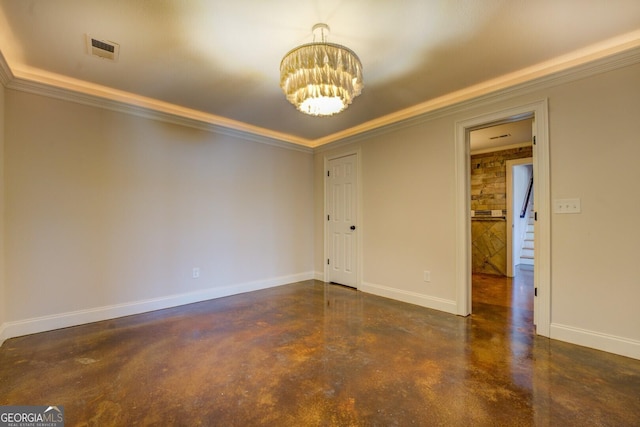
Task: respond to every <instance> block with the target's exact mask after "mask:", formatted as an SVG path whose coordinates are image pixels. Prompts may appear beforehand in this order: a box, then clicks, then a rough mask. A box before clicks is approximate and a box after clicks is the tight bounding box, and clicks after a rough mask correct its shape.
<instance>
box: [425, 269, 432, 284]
mask: <svg viewBox="0 0 640 427" xmlns="http://www.w3.org/2000/svg"><path fill="white" fill-rule="evenodd" d="M424 281H425V282H430V281H431V272H430V271H426V270H425V271H424Z"/></svg>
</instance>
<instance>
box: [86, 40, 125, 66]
mask: <svg viewBox="0 0 640 427" xmlns="http://www.w3.org/2000/svg"><path fill="white" fill-rule="evenodd" d="M86 36H87V52H88V53H89V55H91V56H97V57H98V58H102V59H108V60H110V61H116V60H117V59H118V54H119V53H120V45H119V44H118V43H114V42H112V41H109V40H104V39H98V38H95V37H92V36H91V35H89V34H87V35H86Z"/></svg>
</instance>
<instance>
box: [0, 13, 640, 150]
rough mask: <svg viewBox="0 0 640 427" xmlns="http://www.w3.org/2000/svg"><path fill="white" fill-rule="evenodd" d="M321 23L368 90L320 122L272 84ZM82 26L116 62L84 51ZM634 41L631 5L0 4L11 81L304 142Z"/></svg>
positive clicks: (639, 19) (639, 30)
mask: <svg viewBox="0 0 640 427" xmlns="http://www.w3.org/2000/svg"><path fill="white" fill-rule="evenodd" d="M318 22H325V23H327V24H328V25H329V26H330V27H331V33H330V34H329V41H331V42H334V43H339V44H344V45H345V46H348V47H349V48H351V49H352V50H354V51H355V52H356V53H357V54H358V56H359V57H360V59H361V60H362V63H363V67H364V80H365V87H364V90H363V92H362V95H361V96H359V97H358V98H356V99H355V100H354V102H353V104H352V105H351V106H350V107H349V108H348V109H347V110H346V111H344V112H343V113H341V114H339V115H336V116H333V117H328V118H317V117H309V116H305V115H303V114H302V113H299V112H298V111H297V110H296V109H295V108H294V107H293V106H292V105H290V104H289V103H288V102H287V101H286V99H285V97H284V95H283V94H282V91H281V90H280V87H279V64H280V60H281V59H282V56H283V55H284V54H285V53H287V52H288V51H289V50H290V49H291V48H293V47H295V46H297V45H299V44H302V43H307V42H310V41H312V33H311V27H312V26H313V25H314V24H316V23H318ZM86 34H91V35H92V36H94V37H96V38H101V39H107V40H110V41H113V42H115V43H118V44H119V45H120V54H119V58H118V60H117V61H115V62H111V61H107V60H102V59H98V58H95V57H92V56H90V55H88V54H87V49H86V44H85V35H86ZM638 46H640V1H638V0H528V1H513V0H466V1H463V0H460V1H455V0H397V1H396V0H394V1H387V0H315V1H304V0H270V1H264V0H234V1H230V0H217V1H214V0H153V1H152V0H109V1H104V0H100V1H99V0H31V1H26V0H25V1H17V0H0V51H2V53H3V55H4V57H5V60H6V62H7V64H8V66H9V68H10V69H11V72H12V74H13V75H14V76H15V78H16V79H24V80H29V81H35V82H46V83H47V84H52V85H57V86H60V87H63V88H71V89H73V90H74V91H80V92H85V93H89V94H98V95H99V96H104V97H107V98H113V99H130V100H131V101H132V102H133V103H134V104H136V105H146V106H151V108H158V109H163V108H164V109H165V110H167V109H169V108H173V111H179V113H180V114H183V115H185V116H190V115H191V116H193V117H198V118H199V119H201V120H205V121H209V122H212V123H216V124H222V125H228V126H230V127H235V128H239V129H243V128H244V129H247V130H249V131H251V132H255V133H258V134H264V135H267V136H276V137H278V138H280V139H282V140H285V141H289V142H294V143H300V144H303V145H307V146H316V145H319V144H321V143H325V142H329V141H331V140H335V139H336V138H339V137H340V136H344V135H348V134H350V133H354V132H358V131H361V130H366V129H369V128H373V127H375V126H378V125H380V124H383V123H388V122H392V121H394V120H398V119H402V118H407V117H410V116H411V115H415V114H417V113H420V112H425V111H428V110H429V109H433V108H437V107H438V106H443V105H447V104H451V103H454V102H456V101H459V100H463V99H468V98H471V97H472V96H476V95H478V94H482V93H483V91H484V92H485V93H486V92H487V91H489V90H495V89H496V88H502V87H507V86H509V85H512V84H515V83H518V82H522V81H523V80H526V79H529V78H533V77H540V76H543V75H545V74H549V73H551V72H553V71H558V70H561V69H563V68H567V67H568V66H571V65H577V64H580V63H581V62H586V61H587V60H592V59H595V58H598V57H602V56H606V55H609V54H612V53H615V52H618V51H621V50H624V49H629V48H636V47H638ZM167 106H171V107H167Z"/></svg>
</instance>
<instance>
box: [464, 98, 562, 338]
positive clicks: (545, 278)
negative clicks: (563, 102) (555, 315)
mask: <svg viewBox="0 0 640 427" xmlns="http://www.w3.org/2000/svg"><path fill="white" fill-rule="evenodd" d="M527 117H531V118H533V119H534V123H535V124H534V126H533V138H532V139H533V142H534V145H533V147H532V151H533V156H532V157H533V173H534V175H535V176H536V191H535V193H534V206H535V216H536V217H537V220H536V222H535V260H536V262H535V265H534V268H533V270H534V292H535V294H536V296H535V298H534V310H533V311H534V319H535V323H536V333H537V334H539V335H543V336H549V329H550V305H551V298H550V293H551V289H550V263H551V257H550V224H549V221H550V204H549V195H550V188H549V143H548V105H547V101H546V100H542V101H538V102H534V103H531V104H526V105H520V106H515V107H512V108H508V109H505V110H499V111H495V112H492V113H488V114H484V115H481V116H477V117H473V118H470V119H467V120H462V121H459V122H456V125H455V127H456V129H455V132H456V134H455V135H456V137H455V142H456V146H455V151H456V153H455V156H456V159H455V165H456V205H457V209H456V235H457V239H456V241H457V242H458V243H457V246H456V265H457V267H456V288H457V298H456V300H457V313H458V314H459V315H462V316H467V315H469V314H471V311H472V305H471V302H472V286H471V279H472V276H471V271H472V268H471V267H472V257H471V209H470V207H471V203H470V200H471V189H470V168H471V164H470V143H469V135H470V132H471V131H472V130H473V129H478V128H480V127H490V126H491V125H492V124H496V123H501V122H505V121H518V120H522V119H523V118H527Z"/></svg>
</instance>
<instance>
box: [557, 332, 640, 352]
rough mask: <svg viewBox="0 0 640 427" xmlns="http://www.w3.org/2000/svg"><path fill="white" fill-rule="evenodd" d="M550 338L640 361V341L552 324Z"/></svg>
mask: <svg viewBox="0 0 640 427" xmlns="http://www.w3.org/2000/svg"><path fill="white" fill-rule="evenodd" d="M550 329H551V330H550V332H551V333H550V337H549V338H553V339H557V340H560V341H566V342H568V343H571V344H577V345H581V346H583V347H589V348H594V349H596V350H602V351H606V352H608V353H614V354H618V355H620V356H626V357H631V358H633V359H640V341H636V340H632V339H629V338H623V337H618V336H615V335H609V334H603V333H600V332H595V331H589V330H586V329H581V328H575V327H573V326H567V325H561V324H558V323H552V324H551V328H550Z"/></svg>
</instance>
